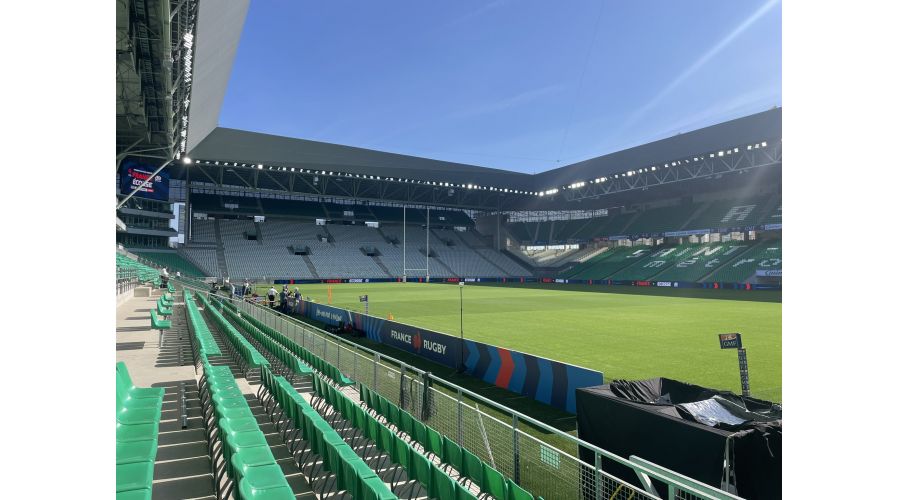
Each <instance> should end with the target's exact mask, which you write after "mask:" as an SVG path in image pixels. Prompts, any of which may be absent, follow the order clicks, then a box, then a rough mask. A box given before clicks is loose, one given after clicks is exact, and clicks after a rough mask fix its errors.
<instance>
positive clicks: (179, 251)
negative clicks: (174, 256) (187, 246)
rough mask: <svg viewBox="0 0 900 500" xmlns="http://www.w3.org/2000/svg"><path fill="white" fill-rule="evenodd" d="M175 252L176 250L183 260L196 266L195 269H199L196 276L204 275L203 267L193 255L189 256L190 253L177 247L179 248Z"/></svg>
mask: <svg viewBox="0 0 900 500" xmlns="http://www.w3.org/2000/svg"><path fill="white" fill-rule="evenodd" d="M177 252H178V255H180V256H181V258H182V259H184V260H186V261H188V262H190V263H191V265H192V266H194V267H196V268H197V270H198V271H200V274H199V275H198V276H204V275H205V274H206V272H205V271H204V269H203V266H202V265H200V263H199V262H197V261H196V260H194V258H193V257H191V256H190V255H188V253H187V252H185V251H184V250H183V249H181V248H179V249H178V250H177Z"/></svg>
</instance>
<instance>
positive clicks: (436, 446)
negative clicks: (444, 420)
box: [422, 427, 444, 461]
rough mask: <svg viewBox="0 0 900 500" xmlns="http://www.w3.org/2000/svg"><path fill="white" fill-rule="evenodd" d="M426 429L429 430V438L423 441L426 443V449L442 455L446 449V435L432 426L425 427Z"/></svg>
mask: <svg viewBox="0 0 900 500" xmlns="http://www.w3.org/2000/svg"><path fill="white" fill-rule="evenodd" d="M425 430H426V431H427V439H426V440H425V442H424V443H422V444H424V445H425V450H426V451H428V452H429V453H434V454H435V455H437V456H439V457H441V456H442V455H441V454H442V453H443V451H444V437H443V436H441V433H440V432H438V431H436V430H434V429H432V428H431V427H425ZM441 461H443V458H442V459H441Z"/></svg>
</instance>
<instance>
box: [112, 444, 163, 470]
mask: <svg viewBox="0 0 900 500" xmlns="http://www.w3.org/2000/svg"><path fill="white" fill-rule="evenodd" d="M157 444H158V441H157V440H156V439H147V440H144V441H126V442H119V441H116V465H121V464H130V463H136V462H153V461H155V460H156V448H157Z"/></svg>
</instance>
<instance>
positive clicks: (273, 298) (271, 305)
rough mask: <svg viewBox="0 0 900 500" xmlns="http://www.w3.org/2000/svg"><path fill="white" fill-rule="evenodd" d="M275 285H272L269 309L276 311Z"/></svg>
mask: <svg viewBox="0 0 900 500" xmlns="http://www.w3.org/2000/svg"><path fill="white" fill-rule="evenodd" d="M276 293H277V292H276V291H275V285H272V288H269V307H271V308H272V309H275V294H276Z"/></svg>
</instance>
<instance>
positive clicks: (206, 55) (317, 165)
mask: <svg viewBox="0 0 900 500" xmlns="http://www.w3.org/2000/svg"><path fill="white" fill-rule="evenodd" d="M248 7H249V0H235V1H231V0H202V1H200V2H199V6H198V11H199V12H198V15H197V19H198V23H197V26H196V37H195V38H194V40H193V48H194V61H193V74H194V83H193V87H192V89H191V95H190V108H189V121H188V130H187V149H186V150H187V154H188V156H190V157H191V158H194V159H195V160H206V161H210V162H216V161H220V162H235V165H234V166H235V167H236V166H237V163H241V164H244V163H246V164H249V165H256V164H265V165H267V166H275V167H276V170H277V168H278V167H287V168H289V169H290V168H298V169H308V170H307V173H309V171H310V170H312V173H315V171H316V169H320V170H322V171H329V170H334V171H340V172H343V173H352V174H354V175H355V174H359V175H357V177H359V176H360V175H362V176H365V175H378V176H382V177H394V178H398V179H399V178H406V179H407V180H408V179H414V181H413V182H417V181H422V182H423V183H427V182H438V183H441V182H449V183H453V184H457V185H461V187H465V186H466V185H467V184H474V185H479V186H494V187H497V188H499V190H500V191H501V192H502V190H503V189H506V188H508V189H510V190H513V189H517V190H525V191H529V192H534V194H537V193H538V192H542V191H547V190H551V191H552V193H553V194H555V193H556V192H557V191H556V190H555V189H554V188H557V187H558V188H560V189H566V186H569V187H571V185H572V184H573V183H574V184H575V185H578V184H579V183H580V184H584V183H586V182H589V181H590V180H592V179H599V178H600V177H603V176H612V175H614V174H615V173H617V172H618V173H624V172H626V171H628V170H637V169H640V168H642V167H647V168H650V167H651V166H655V165H657V164H658V165H659V166H660V167H662V165H664V164H665V163H666V162H671V161H676V160H684V159H689V158H691V157H695V156H698V155H703V154H707V153H712V152H716V151H719V150H721V149H723V148H744V147H746V146H748V145H752V144H759V143H760V142H767V141H768V142H769V143H770V144H779V151H778V154H777V155H776V156H774V159H770V161H768V162H767V163H765V162H764V163H763V165H765V166H768V165H780V139H781V108H774V109H771V110H769V111H764V112H761V113H757V114H754V115H750V116H746V117H743V118H738V119H735V120H731V121H728V122H724V123H720V124H717V125H712V126H709V127H705V128H702V129H699V130H695V131H691V132H686V133H682V134H678V135H676V136H673V137H669V138H666V139H662V140H658V141H654V142H651V143H648V144H644V145H641V146H637V147H633V148H629V149H626V150H622V151H618V152H614V153H610V154H607V155H603V156H599V157H597V158H593V159H589V160H585V161H581V162H578V163H574V164H571V165H567V166H563V167H559V168H555V169H552V170H547V171H544V172H540V173H537V174H523V173H519V172H513V171H508V170H501V169H495V168H488V167H481V166H474V165H467V164H462V163H454V162H448V161H442V160H437V159H429V158H420V157H415V156H409V155H403V154H397V153H390V152H384V151H375V150H370V149H364V148H358V147H353V146H347V145H339V144H330V143H325V142H318V141H311V140H306V139H299V138H289V137H282V136H275V135H269V134H263V133H257V132H249V131H243V130H237V129H231V128H223V127H218V126H217V124H218V120H219V113H220V110H221V107H222V102H223V100H224V96H225V91H226V87H227V85H228V80H229V77H230V74H231V70H232V66H233V63H234V58H235V55H236V52H237V47H238V42H239V40H240V36H241V31H242V27H243V23H244V19H245V17H246V14H247V9H248ZM598 133H602V131H598ZM729 151H730V150H729ZM173 167H174V168H173ZM185 170H186V169H185V168H183V166H182V165H173V166H172V167H170V171H171V172H172V174H173V177H175V178H184V172H185ZM719 173H720V172H718V171H716V170H715V169H714V168H712V169H710V171H709V174H710V175H711V176H716V175H718V174H719ZM725 173H728V172H725ZM220 178H221V179H225V178H227V174H221V175H220ZM717 178H718V177H717ZM679 180H683V179H679ZM661 184H662V183H661ZM450 187H454V186H450ZM456 187H460V186H456ZM629 189H634V187H633V186H632V187H629ZM644 189H646V187H645V188H644ZM451 191H452V190H451ZM549 193H550V191H548V194H549ZM313 194H320V195H321V194H324V193H313ZM509 194H510V195H512V192H511V191H510V193H509ZM595 194H596V193H595ZM595 194H591V195H589V196H582V197H578V198H574V197H571V196H567V197H563V196H558V197H549V198H547V197H545V198H543V199H542V200H540V202H541V203H540V206H543V207H544V208H551V206H552V207H553V208H560V205H562V204H566V202H568V201H573V200H574V199H579V200H586V199H587V198H592V197H594V196H595ZM607 194H608V193H607ZM498 196H500V195H498ZM502 196H504V197H506V194H503V195H502ZM516 198H518V201H516V202H514V203H513V204H514V205H516V206H521V207H523V208H524V207H528V208H529V209H536V208H537V206H538V205H537V204H536V203H533V202H538V200H536V199H535V200H533V202H532V201H531V200H530V197H528V198H521V197H519V196H516ZM554 198H555V199H554ZM483 203H484V205H482V203H481V202H480V203H477V204H478V205H480V206H495V207H496V206H500V205H502V204H503V203H499V202H497V203H495V202H494V201H492V200H490V199H487V198H485V199H484V200H483Z"/></svg>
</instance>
